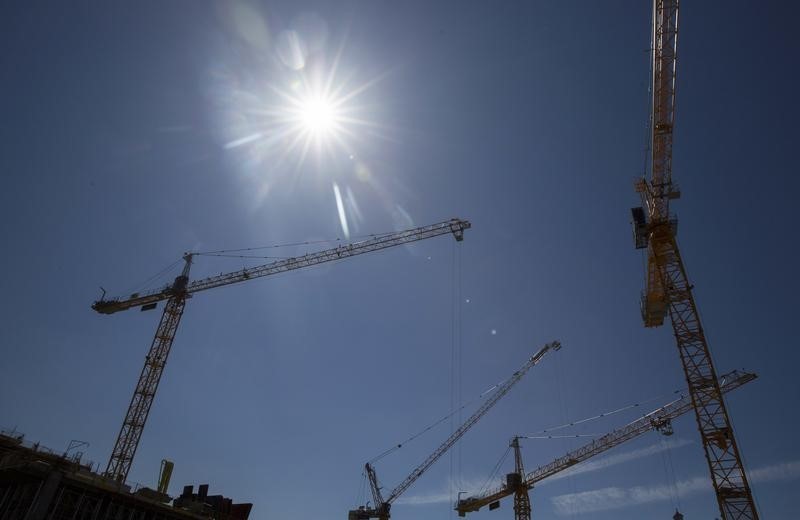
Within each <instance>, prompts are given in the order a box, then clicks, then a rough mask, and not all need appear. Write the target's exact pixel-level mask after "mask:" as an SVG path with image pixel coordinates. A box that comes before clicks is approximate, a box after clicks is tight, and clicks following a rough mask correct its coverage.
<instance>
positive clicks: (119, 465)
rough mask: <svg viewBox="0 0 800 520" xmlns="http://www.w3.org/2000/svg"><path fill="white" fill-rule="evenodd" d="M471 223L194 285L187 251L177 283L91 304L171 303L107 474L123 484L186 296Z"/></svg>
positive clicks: (114, 307) (105, 309)
mask: <svg viewBox="0 0 800 520" xmlns="http://www.w3.org/2000/svg"><path fill="white" fill-rule="evenodd" d="M470 227H471V224H470V223H469V222H468V221H466V220H461V219H451V220H448V221H445V222H440V223H438V224H432V225H430V226H423V227H419V228H415V229H409V230H406V231H400V232H397V233H390V234H386V235H379V236H377V237H374V238H370V239H369V240H365V241H362V242H356V243H353V244H348V245H344V246H339V247H335V248H332V249H326V250H324V251H318V252H316V253H310V254H307V255H303V256H300V257H297V258H288V259H285V260H279V261H277V262H272V263H269V264H266V265H261V266H258V267H251V268H245V269H241V270H239V271H234V272H231V273H226V274H220V275H218V276H212V277H209V278H204V279H201V280H196V281H194V282H191V283H189V269H190V267H191V264H192V259H193V256H194V255H193V254H192V253H187V254H186V255H184V261H185V262H186V263H185V265H184V268H183V271H182V273H181V275H180V276H178V277H177V278H175V281H174V282H173V283H172V284H171V285H169V286H167V287H165V288H163V289H159V290H157V291H152V292H148V293H145V294H141V295H140V294H133V295H131V296H130V297H129V298H114V299H109V300H105V299H101V300H98V301H96V302H94V303H93V304H92V309H94V310H95V311H97V312H99V313H102V314H113V313H115V312H119V311H124V310H127V309H130V308H133V307H142V310H147V309H152V308H154V307H155V306H156V304H157V303H158V302H160V301H164V300H166V302H167V303H166V306H165V307H164V312H163V314H162V316H161V321H160V323H159V325H158V329H157V330H156V334H155V337H154V338H153V343H152V344H151V345H150V350H149V352H148V354H147V356H146V357H145V363H144V367H143V368H142V372H141V374H140V375H139V381H138V383H137V384H136V389H135V390H134V393H133V397H132V398H131V402H130V405H129V406H128V411H127V413H126V415H125V419H124V421H123V422H122V428H121V429H120V432H119V435H118V436H117V440H116V443H115V444H114V450H113V451H112V453H111V458H110V459H109V461H108V466H107V467H106V475H107V476H108V477H111V478H113V479H114V480H117V481H118V482H124V481H125V479H126V478H127V477H128V472H129V471H130V467H131V464H132V462H133V458H134V456H135V454H136V449H137V447H138V446H139V440H140V438H141V436H142V432H143V431H144V426H145V422H146V421H147V416H148V414H149V413H150V407H151V406H152V404H153V399H154V398H155V394H156V390H157V389H158V383H159V381H160V380H161V375H162V373H163V371H164V366H165V364H166V362H167V357H168V356H169V351H170V348H171V347H172V342H173V340H174V339H175V333H176V332H177V329H178V324H179V323H180V320H181V316H183V310H184V307H185V305H186V300H187V299H188V298H190V297H191V296H192V295H193V294H194V293H196V292H200V291H205V290H208V289H213V288H215V287H223V286H226V285H231V284H235V283H239V282H244V281H246V280H251V279H253V278H261V277H264V276H270V275H274V274H278V273H283V272H286V271H293V270H295V269H302V268H304V267H311V266H313V265H318V264H322V263H326V262H333V261H336V260H342V259H345V258H350V257H353V256H357V255H361V254H364V253H369V252H372V251H380V250H382V249H387V248H390V247H395V246H399V245H403V244H408V243H410V242H417V241H419V240H425V239H428V238H433V237H437V236H440V235H445V234H451V233H452V234H453V236H454V237H455V239H456V240H457V241H459V242H460V241H462V240H463V239H464V231H465V230H466V229H469V228H470Z"/></svg>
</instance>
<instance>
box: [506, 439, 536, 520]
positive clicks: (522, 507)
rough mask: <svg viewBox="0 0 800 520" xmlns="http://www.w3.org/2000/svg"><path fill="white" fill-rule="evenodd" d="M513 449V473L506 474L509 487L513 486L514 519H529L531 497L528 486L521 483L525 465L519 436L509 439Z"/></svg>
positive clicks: (523, 477) (523, 478)
mask: <svg viewBox="0 0 800 520" xmlns="http://www.w3.org/2000/svg"><path fill="white" fill-rule="evenodd" d="M511 447H512V448H513V449H514V473H511V474H510V475H508V476H506V482H507V483H508V485H509V487H512V486H513V488H514V518H515V519H516V520H531V498H530V496H529V495H528V486H525V485H522V483H523V482H524V481H525V467H524V466H523V464H522V452H521V450H520V447H519V437H514V438H513V439H512V440H511Z"/></svg>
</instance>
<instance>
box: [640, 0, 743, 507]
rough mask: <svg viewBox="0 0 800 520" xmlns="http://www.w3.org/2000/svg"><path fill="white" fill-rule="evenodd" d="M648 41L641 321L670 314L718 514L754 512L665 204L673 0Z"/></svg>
mask: <svg viewBox="0 0 800 520" xmlns="http://www.w3.org/2000/svg"><path fill="white" fill-rule="evenodd" d="M652 42H653V49H652V52H653V58H652V69H653V70H652V78H651V81H652V85H651V87H652V96H653V97H652V106H651V114H650V118H651V119H650V125H651V140H652V141H651V151H652V162H651V167H650V174H651V178H650V180H649V181H648V180H647V179H645V178H642V179H638V180H637V181H636V191H637V192H638V193H639V194H640V195H641V197H642V202H643V204H642V207H638V208H633V210H632V213H633V226H634V242H635V245H636V248H637V249H647V274H646V279H645V284H646V287H645V291H644V294H643V296H642V302H641V305H642V317H643V319H644V324H645V327H657V326H660V325H662V324H663V323H664V318H665V317H666V315H667V314H669V316H670V321H671V322H672V329H673V332H674V334H675V339H676V340H677V344H678V351H679V353H680V358H681V362H682V364H683V371H684V373H685V376H686V381H687V383H688V385H689V394H690V396H691V398H692V404H693V406H694V410H695V416H696V418H697V426H698V428H699V429H700V436H701V439H702V443H703V448H704V449H705V454H706V460H707V462H708V467H709V470H710V472H711V480H712V482H713V485H714V490H715V493H716V497H717V502H718V505H719V510H720V513H721V514H722V518H723V519H725V520H739V519H747V520H757V519H758V513H757V511H756V508H755V503H754V501H753V495H752V493H751V491H750V485H749V484H748V482H747V475H746V474H745V471H744V467H743V464H742V457H741V455H740V453H739V447H738V445H737V443H736V439H735V438H734V435H733V428H732V427H731V421H730V417H729V416H728V410H727V408H726V406H725V401H724V400H723V398H722V392H721V390H720V387H719V384H718V383H717V375H716V371H715V369H714V364H713V362H712V360H711V354H710V351H709V348H708V342H707V341H706V337H705V334H704V333H703V327H702V325H701V324H700V316H699V314H698V312H697V305H696V304H695V301H694V296H693V295H692V288H693V286H692V285H691V284H690V283H689V278H688V276H687V274H686V268H685V267H684V264H683V260H682V259H681V254H680V251H679V249H678V243H677V241H676V239H675V234H676V231H677V219H676V218H675V217H674V216H673V215H671V214H670V212H669V202H670V200H673V199H677V198H678V197H679V196H680V190H679V189H678V187H677V185H676V184H675V183H673V181H672V130H673V124H674V118H675V78H676V61H677V49H678V0H655V1H654V4H653V33H652Z"/></svg>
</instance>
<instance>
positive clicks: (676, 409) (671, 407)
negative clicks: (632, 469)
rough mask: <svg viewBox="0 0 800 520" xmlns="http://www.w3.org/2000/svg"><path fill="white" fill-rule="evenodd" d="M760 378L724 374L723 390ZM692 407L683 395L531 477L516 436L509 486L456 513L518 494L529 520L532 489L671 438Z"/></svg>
mask: <svg viewBox="0 0 800 520" xmlns="http://www.w3.org/2000/svg"><path fill="white" fill-rule="evenodd" d="M756 378H757V376H756V375H755V374H753V373H750V372H740V371H738V370H734V371H732V372H729V373H727V374H725V375H723V376H722V379H721V381H720V383H719V384H720V388H721V389H722V391H723V392H725V393H727V392H730V391H731V390H735V389H737V388H739V387H741V386H743V385H745V384H747V383H749V382H751V381H753V380H755V379H756ZM692 408H693V406H692V399H691V397H690V396H688V395H686V396H681V397H680V398H678V399H676V400H674V401H672V402H671V403H668V404H666V405H664V406H662V407H661V408H658V409H657V410H654V411H652V412H650V413H648V414H647V415H644V416H642V417H640V418H639V419H636V420H635V421H633V422H631V423H628V424H627V425H625V426H623V427H621V428H618V429H616V430H614V431H612V432H610V433H607V434H606V435H604V436H602V437H600V438H598V439H595V440H593V441H592V442H590V443H588V444H586V445H584V446H581V447H580V448H578V449H575V450H573V451H570V452H569V453H567V454H566V455H563V456H561V457H559V458H557V459H555V460H554V461H552V462H550V463H548V464H545V465H543V466H540V467H538V468H536V469H535V470H533V471H531V472H529V473H527V474H525V472H524V469H523V468H522V462H521V457H520V455H519V449H518V446H519V437H514V439H513V440H512V441H511V445H512V447H514V448H515V453H514V455H515V473H510V474H509V475H507V476H506V482H505V484H504V485H503V486H502V487H500V488H499V489H495V490H491V491H489V492H487V493H485V494H482V495H476V496H471V497H466V498H464V499H459V501H458V502H457V503H456V506H455V510H456V511H458V515H459V516H466V514H467V513H471V512H474V511H478V510H479V509H481V508H482V507H484V506H487V505H488V506H489V509H496V508H497V507H499V501H500V500H501V499H503V498H505V497H508V496H510V495H514V512H515V519H516V520H529V519H530V500H525V499H519V498H518V497H520V496H521V495H523V494H524V495H525V498H526V499H527V495H528V490H529V489H531V488H533V487H534V485H535V484H537V483H538V482H541V481H542V480H544V479H546V478H549V477H552V476H553V475H555V474H557V473H560V472H561V471H564V470H566V469H569V468H571V467H572V466H574V465H576V464H579V463H581V462H584V461H586V460H588V459H590V458H592V457H594V456H596V455H600V454H601V453H604V452H606V451H608V450H610V449H612V448H614V447H616V446H619V445H620V444H622V443H625V442H627V441H629V440H631V439H634V438H636V437H638V436H640V435H642V434H644V433H647V432H650V431H653V430H656V431H659V432H661V433H663V434H665V435H671V434H672V426H671V425H672V420H673V419H676V418H677V417H680V416H681V415H683V414H685V413H687V412H689V411H691V410H692ZM523 500H524V501H525V502H527V504H528V509H527V513H526V512H525V510H524V509H521V508H520V510H518V507H517V504H518V502H520V503H521V502H522V501H523ZM526 515H527V516H526Z"/></svg>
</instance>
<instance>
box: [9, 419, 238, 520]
mask: <svg viewBox="0 0 800 520" xmlns="http://www.w3.org/2000/svg"><path fill="white" fill-rule="evenodd" d="M82 456H83V454H82V453H81V452H71V450H67V452H65V453H56V452H53V451H52V450H50V449H47V448H45V447H43V446H40V445H39V444H38V443H36V444H29V443H26V442H25V441H24V438H23V436H22V435H19V434H16V433H14V434H9V433H7V432H0V518H2V519H3V520H106V519H108V520H110V519H114V520H123V519H124V520H209V519H215V520H248V517H249V516H250V510H251V509H252V507H253V504H234V503H233V501H232V500H231V499H230V498H226V497H223V496H222V495H209V494H208V485H207V484H204V485H201V486H199V488H198V492H197V493H193V489H194V487H193V486H185V487H184V489H183V493H182V494H181V496H179V497H177V498H175V499H174V500H172V498H171V497H170V496H168V495H167V494H166V484H167V483H168V480H169V478H168V472H167V473H166V474H164V473H163V472H162V477H164V476H166V477H167V478H161V479H160V482H159V486H158V487H159V489H157V490H154V489H150V488H139V489H136V490H132V489H131V488H130V487H129V486H127V485H123V484H120V483H119V482H117V481H115V480H113V479H110V478H108V477H105V476H103V475H100V474H99V473H97V472H95V471H92V465H91V464H90V463H85V462H82V460H81V459H82Z"/></svg>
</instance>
